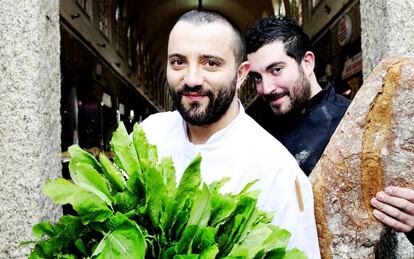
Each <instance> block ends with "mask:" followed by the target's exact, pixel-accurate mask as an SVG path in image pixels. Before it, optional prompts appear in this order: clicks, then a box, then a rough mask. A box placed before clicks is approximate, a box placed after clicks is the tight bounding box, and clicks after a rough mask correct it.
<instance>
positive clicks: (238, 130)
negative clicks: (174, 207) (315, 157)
mask: <svg viewBox="0 0 414 259" xmlns="http://www.w3.org/2000/svg"><path fill="white" fill-rule="evenodd" d="M239 107H240V109H239V114H238V115H237V117H236V118H235V119H234V120H233V121H232V122H231V123H230V124H229V125H227V126H226V127H225V128H223V129H221V130H219V131H218V132H216V133H215V134H213V135H212V136H211V137H210V138H209V139H208V140H207V142H206V143H204V144H199V145H194V144H192V143H191V142H190V141H189V139H188V135H187V126H186V123H185V121H184V120H183V118H182V117H181V115H180V114H179V112H178V111H174V112H162V113H157V114H154V115H151V116H150V117H148V118H147V119H146V120H144V121H143V122H142V123H141V126H142V127H143V129H144V131H145V133H146V136H147V139H148V142H149V143H151V144H155V145H156V146H157V150H158V157H159V158H162V157H165V156H171V157H172V159H173V161H174V165H175V169H176V177H177V182H178V181H179V179H181V177H182V174H183V173H184V170H185V169H186V167H187V166H188V165H189V163H190V162H191V161H192V160H193V159H194V157H195V156H196V154H197V153H201V157H202V160H201V176H202V179H203V181H204V182H205V183H207V184H210V183H211V182H213V181H218V180H221V179H222V178H223V177H230V181H229V182H227V183H226V184H225V185H224V186H223V187H222V188H221V192H223V193H224V192H233V193H238V192H239V191H241V190H242V189H243V187H244V186H245V185H246V184H247V183H249V182H252V181H254V180H256V179H258V180H259V181H258V182H256V183H255V184H254V185H253V186H252V188H251V189H252V190H253V189H259V190H260V195H259V198H258V203H257V206H258V207H259V208H260V209H263V210H265V211H267V212H271V213H274V214H275V215H274V220H273V223H274V224H276V225H278V226H279V227H282V228H285V229H287V230H288V231H289V232H290V233H291V234H292V236H291V239H290V242H289V247H288V248H293V247H297V248H298V249H300V250H301V251H303V252H304V253H305V254H306V255H307V256H308V258H320V252H319V246H318V237H317V232H316V224H315V218H314V213H313V194H312V188H311V185H310V182H309V180H308V178H307V177H306V175H305V174H304V173H303V172H302V171H301V169H300V168H299V166H298V164H297V162H296V160H295V159H294V158H293V156H292V155H291V154H290V153H289V151H287V149H285V147H284V146H283V145H282V144H280V143H279V142H278V141H277V140H276V139H275V138H273V136H271V135H270V134H269V133H268V132H267V131H265V130H264V129H263V128H262V127H261V126H260V125H259V124H257V123H256V122H255V121H254V120H253V119H252V118H251V117H250V116H248V115H247V114H246V113H245V111H244V108H243V107H242V105H241V104H240V105H239ZM295 179H298V181H299V184H300V189H301V192H302V197H303V204H304V209H303V212H301V211H300V209H299V204H298V197H297V192H296V191H295Z"/></svg>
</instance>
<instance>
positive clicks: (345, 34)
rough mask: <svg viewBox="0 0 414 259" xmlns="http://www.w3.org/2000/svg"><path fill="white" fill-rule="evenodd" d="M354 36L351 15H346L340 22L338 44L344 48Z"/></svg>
mask: <svg viewBox="0 0 414 259" xmlns="http://www.w3.org/2000/svg"><path fill="white" fill-rule="evenodd" d="M351 36H352V20H351V17H349V15H344V16H342V18H341V19H340V20H339V22H338V42H339V45H341V46H344V45H345V44H347V43H348V42H349V41H350V40H351Z"/></svg>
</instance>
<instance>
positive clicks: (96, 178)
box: [69, 158, 114, 206]
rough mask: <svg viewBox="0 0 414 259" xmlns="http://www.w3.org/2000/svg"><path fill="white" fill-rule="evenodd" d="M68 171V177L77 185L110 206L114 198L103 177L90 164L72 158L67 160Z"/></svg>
mask: <svg viewBox="0 0 414 259" xmlns="http://www.w3.org/2000/svg"><path fill="white" fill-rule="evenodd" d="M69 171H70V177H71V178H72V180H73V182H74V183H75V184H76V185H77V186H79V187H81V188H82V189H85V190H87V191H90V192H92V193H94V194H96V195H97V196H98V197H99V198H100V199H101V200H103V201H104V202H105V203H106V204H108V205H109V206H112V200H113V199H114V198H113V197H112V195H111V193H110V191H109V189H108V186H107V185H106V182H105V178H104V177H102V175H100V174H99V173H98V171H96V170H95V168H94V167H93V166H92V165H90V164H85V163H81V162H79V161H77V160H76V158H72V159H71V160H70V162H69Z"/></svg>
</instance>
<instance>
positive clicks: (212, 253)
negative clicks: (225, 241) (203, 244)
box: [200, 245, 219, 259]
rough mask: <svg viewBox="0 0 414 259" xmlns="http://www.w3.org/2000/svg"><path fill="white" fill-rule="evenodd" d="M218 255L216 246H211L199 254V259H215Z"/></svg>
mask: <svg viewBox="0 0 414 259" xmlns="http://www.w3.org/2000/svg"><path fill="white" fill-rule="evenodd" d="M218 253H219V249H218V247H217V245H212V246H210V247H208V248H206V249H204V250H203V251H202V252H201V254H200V259H212V258H216V255H217V254H218Z"/></svg>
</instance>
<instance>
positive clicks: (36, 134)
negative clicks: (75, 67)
mask: <svg viewBox="0 0 414 259" xmlns="http://www.w3.org/2000/svg"><path fill="white" fill-rule="evenodd" d="M0 17H1V18H0V258H24V257H27V254H28V252H29V251H30V250H29V248H27V247H23V248H21V247H19V243H20V242H21V241H24V240H33V239H34V236H33V235H32V232H31V229H32V226H33V225H34V224H35V223H37V222H38V221H39V220H43V219H56V218H57V216H58V215H60V214H61V210H60V208H58V207H54V206H53V205H52V204H51V202H50V201H49V200H47V199H45V198H44V196H43V195H42V194H41V186H42V185H43V183H44V182H45V181H46V179H47V178H55V177H57V176H59V175H60V174H61V163H60V132H61V124H60V112H59V109H60V61H59V59H60V58H59V55H60V33H59V1H58V0H52V1H50V0H19V1H15V0H1V1H0Z"/></svg>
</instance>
